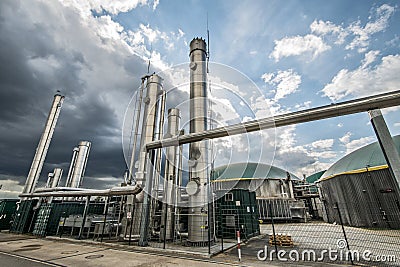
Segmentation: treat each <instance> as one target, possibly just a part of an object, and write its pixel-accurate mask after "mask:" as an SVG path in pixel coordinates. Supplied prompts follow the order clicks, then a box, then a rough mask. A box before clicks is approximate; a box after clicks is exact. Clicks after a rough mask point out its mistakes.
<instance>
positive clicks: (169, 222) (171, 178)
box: [160, 108, 181, 240]
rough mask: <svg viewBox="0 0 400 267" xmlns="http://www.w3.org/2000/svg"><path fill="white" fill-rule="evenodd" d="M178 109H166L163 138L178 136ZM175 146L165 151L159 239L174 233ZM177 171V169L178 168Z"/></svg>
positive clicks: (175, 190) (170, 237)
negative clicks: (166, 119)
mask: <svg viewBox="0 0 400 267" xmlns="http://www.w3.org/2000/svg"><path fill="white" fill-rule="evenodd" d="M180 119H181V115H180V110H179V109H177V108H171V109H169V110H168V126H167V133H166V134H165V136H164V138H170V137H173V136H178V135H179V133H180V131H179V124H180ZM177 150H178V147H177V146H170V147H167V148H166V150H165V151H166V152H165V157H166V159H165V174H164V194H163V208H162V216H161V224H162V225H164V227H163V228H161V234H160V238H161V240H164V239H165V240H170V239H172V238H173V236H174V235H173V234H174V222H175V211H176V209H175V208H174V207H175V206H176V205H178V204H179V203H176V202H175V201H176V200H177V199H178V198H177V196H176V194H177V193H178V190H177V188H179V186H180V184H179V180H178V179H177V178H178V175H177V173H178V172H177ZM178 171H179V170H178Z"/></svg>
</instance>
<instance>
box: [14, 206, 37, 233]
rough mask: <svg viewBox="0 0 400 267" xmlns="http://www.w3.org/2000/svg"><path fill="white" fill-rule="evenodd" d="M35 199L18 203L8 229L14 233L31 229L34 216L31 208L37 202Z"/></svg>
mask: <svg viewBox="0 0 400 267" xmlns="http://www.w3.org/2000/svg"><path fill="white" fill-rule="evenodd" d="M37 202H38V200H37V199H30V200H24V201H21V202H20V203H19V205H18V206H19V207H18V210H16V211H15V214H14V216H13V217H14V218H13V219H14V220H13V224H12V226H11V229H10V231H11V232H15V233H21V234H22V233H27V232H29V230H31V229H30V228H31V224H32V222H33V221H34V217H36V212H34V211H33V208H34V207H35V205H36V204H37Z"/></svg>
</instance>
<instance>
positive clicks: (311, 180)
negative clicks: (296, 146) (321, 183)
mask: <svg viewBox="0 0 400 267" xmlns="http://www.w3.org/2000/svg"><path fill="white" fill-rule="evenodd" d="M324 172H326V170H324V171H320V172H317V173H314V174H311V175H310V176H308V177H307V178H306V181H307V182H309V183H311V184H312V183H315V182H316V181H317V180H318V179H319V178H321V176H322V175H323V174H324Z"/></svg>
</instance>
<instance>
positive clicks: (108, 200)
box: [100, 196, 111, 242]
mask: <svg viewBox="0 0 400 267" xmlns="http://www.w3.org/2000/svg"><path fill="white" fill-rule="evenodd" d="M110 198H111V196H108V197H107V200H106V207H105V211H104V221H103V229H102V230H101V238H100V242H103V235H104V229H105V228H106V221H107V213H108V205H109V203H110Z"/></svg>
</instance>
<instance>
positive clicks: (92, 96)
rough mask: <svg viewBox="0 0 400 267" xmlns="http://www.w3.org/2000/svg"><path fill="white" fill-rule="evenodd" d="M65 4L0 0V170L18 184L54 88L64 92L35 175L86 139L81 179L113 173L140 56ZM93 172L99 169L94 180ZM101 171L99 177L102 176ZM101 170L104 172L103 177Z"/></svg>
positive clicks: (119, 166) (64, 162) (119, 162)
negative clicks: (106, 38) (102, 37)
mask: <svg viewBox="0 0 400 267" xmlns="http://www.w3.org/2000/svg"><path fill="white" fill-rule="evenodd" d="M80 20H81V18H80V16H79V15H78V14H76V13H74V12H73V11H72V9H68V8H66V7H64V6H61V5H60V3H58V2H56V1H54V2H49V3H40V2H39V3H37V2H35V3H34V4H29V3H26V2H25V1H14V0H6V1H1V2H0V60H1V63H2V64H0V122H1V123H0V149H1V151H2V153H1V154H0V174H2V175H8V176H7V177H14V178H13V179H14V180H17V181H18V182H19V183H20V184H24V182H25V177H26V175H27V174H28V171H29V168H30V165H31V162H32V158H33V156H34V153H35V149H36V146H37V144H38V142H39V138H40V135H41V133H42V131H43V128H44V124H45V121H46V118H47V115H48V112H49V109H50V105H51V102H52V99H53V95H54V93H55V92H56V90H61V92H62V93H63V94H65V96H66V98H65V101H64V105H63V108H62V109H61V113H60V117H59V120H58V124H57V126H56V129H55V132H54V136H53V140H52V143H51V145H50V148H49V151H48V154H47V158H46V161H45V165H44V167H43V170H42V174H41V179H40V182H41V183H43V182H44V181H45V180H46V179H47V173H48V172H50V171H52V169H53V168H54V167H62V168H63V169H64V175H63V180H62V183H64V182H65V176H66V174H67V172H68V167H69V162H70V160H71V156H72V149H73V147H75V146H77V144H78V142H79V141H81V140H88V141H91V142H92V150H91V153H90V157H89V161H88V165H87V169H86V175H87V176H88V177H91V178H88V179H87V181H85V180H84V186H88V187H92V188H96V187H97V188H102V187H104V185H109V184H113V183H114V184H115V182H113V179H115V181H116V183H118V181H120V180H119V179H121V177H122V175H123V172H124V170H125V161H124V158H123V153H122V148H121V127H122V118H123V111H124V110H125V106H126V105H127V104H128V101H129V98H130V96H131V95H132V93H133V90H136V89H137V88H138V87H139V81H140V79H139V78H140V73H144V70H145V69H146V64H145V63H144V62H142V60H141V59H139V58H138V57H136V56H130V55H129V53H128V52H127V51H125V50H121V49H118V48H117V49H115V50H114V51H113V50H112V49H109V48H110V47H113V46H115V44H111V45H110V47H104V43H103V42H101V43H100V44H98V43H97V42H98V41H99V40H98V36H97V35H96V34H93V33H92V32H90V29H89V28H88V27H87V26H85V25H84V24H83V23H81V21H80ZM96 177H100V178H101V179H100V178H98V179H97V180H96ZM102 177H103V178H102ZM104 177H107V178H104Z"/></svg>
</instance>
